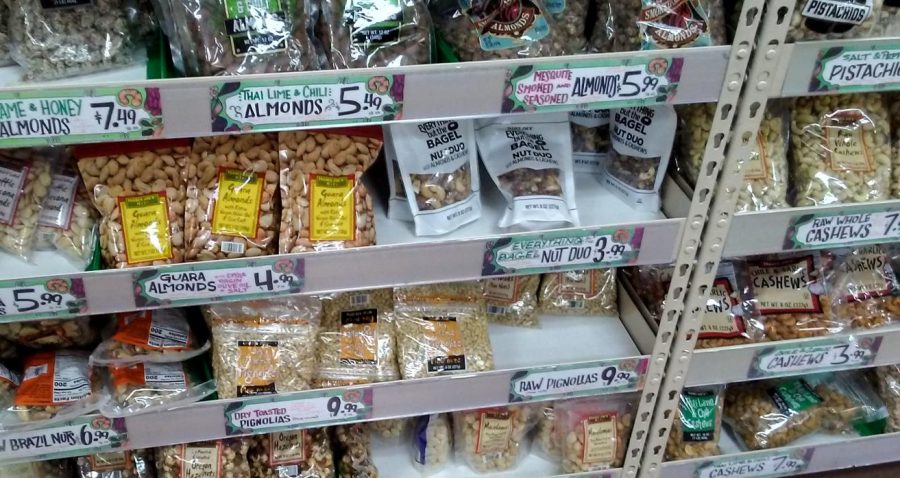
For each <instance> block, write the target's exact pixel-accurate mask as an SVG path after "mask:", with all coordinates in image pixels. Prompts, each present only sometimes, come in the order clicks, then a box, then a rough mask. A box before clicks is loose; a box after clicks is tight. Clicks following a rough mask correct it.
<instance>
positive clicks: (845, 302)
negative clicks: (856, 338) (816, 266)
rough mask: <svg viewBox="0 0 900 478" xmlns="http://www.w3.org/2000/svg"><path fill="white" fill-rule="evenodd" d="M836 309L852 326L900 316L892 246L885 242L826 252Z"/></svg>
mask: <svg viewBox="0 0 900 478" xmlns="http://www.w3.org/2000/svg"><path fill="white" fill-rule="evenodd" d="M823 257H824V258H825V259H826V265H825V269H826V271H827V275H826V281H827V283H828V287H827V289H828V294H829V297H831V307H832V313H834V315H835V316H836V317H839V318H840V319H841V320H844V321H846V322H847V323H849V325H850V327H851V328H854V329H856V328H873V327H880V326H882V325H887V324H890V323H893V322H896V321H897V320H900V284H898V283H897V275H896V271H895V270H894V264H893V260H892V259H893V258H892V257H891V250H890V249H889V248H888V247H887V246H883V245H871V246H864V247H858V248H854V249H836V250H831V251H828V252H826V253H824V254H823Z"/></svg>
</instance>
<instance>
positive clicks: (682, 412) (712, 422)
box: [666, 385, 725, 460]
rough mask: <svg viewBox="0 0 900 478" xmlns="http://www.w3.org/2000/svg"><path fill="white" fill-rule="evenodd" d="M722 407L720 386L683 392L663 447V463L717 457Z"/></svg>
mask: <svg viewBox="0 0 900 478" xmlns="http://www.w3.org/2000/svg"><path fill="white" fill-rule="evenodd" d="M724 406H725V387H724V386H723V385H719V386H714V387H708V388H694V389H685V390H684V391H682V392H681V397H680V398H679V400H678V411H676V412H675V420H674V422H673V423H672V429H671V431H670V432H669V441H668V442H667V443H666V460H685V459H689V458H700V457H704V456H714V455H718V454H720V450H719V436H720V435H721V433H722V412H723V409H724Z"/></svg>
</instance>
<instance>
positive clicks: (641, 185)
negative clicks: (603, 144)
mask: <svg viewBox="0 0 900 478" xmlns="http://www.w3.org/2000/svg"><path fill="white" fill-rule="evenodd" d="M677 122H678V121H677V116H676V114H675V109H674V108H673V107H672V106H666V105H664V106H639V107H634V108H623V109H618V110H612V111H611V112H610V123H611V124H610V145H611V146H610V148H609V159H608V160H607V161H606V168H605V170H604V171H603V184H604V185H606V186H608V187H609V188H610V189H611V190H612V191H613V192H614V193H616V194H618V195H619V196H620V197H622V199H624V200H625V201H626V202H628V203H630V204H632V205H634V207H636V208H639V209H642V210H648V211H657V210H659V191H660V188H661V187H662V182H663V179H664V178H665V175H666V168H667V167H668V165H669V158H670V157H671V155H672V144H673V142H674V141H675V127H676V125H677Z"/></svg>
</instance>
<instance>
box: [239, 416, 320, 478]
mask: <svg viewBox="0 0 900 478" xmlns="http://www.w3.org/2000/svg"><path fill="white" fill-rule="evenodd" d="M249 440H250V441H251V444H250V449H249V451H248V452H247V460H248V461H249V462H250V476H252V477H253V478H333V477H334V458H333V457H332V453H331V441H330V440H329V438H328V433H327V431H326V429H324V428H308V429H305V430H293V431H286V432H276V433H268V434H264V435H255V436H252V437H250V438H249Z"/></svg>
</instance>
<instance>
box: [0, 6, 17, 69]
mask: <svg viewBox="0 0 900 478" xmlns="http://www.w3.org/2000/svg"><path fill="white" fill-rule="evenodd" d="M13 63H15V62H14V61H13V59H12V55H11V54H10V51H9V3H7V2H0V66H6V65H11V64H13Z"/></svg>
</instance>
